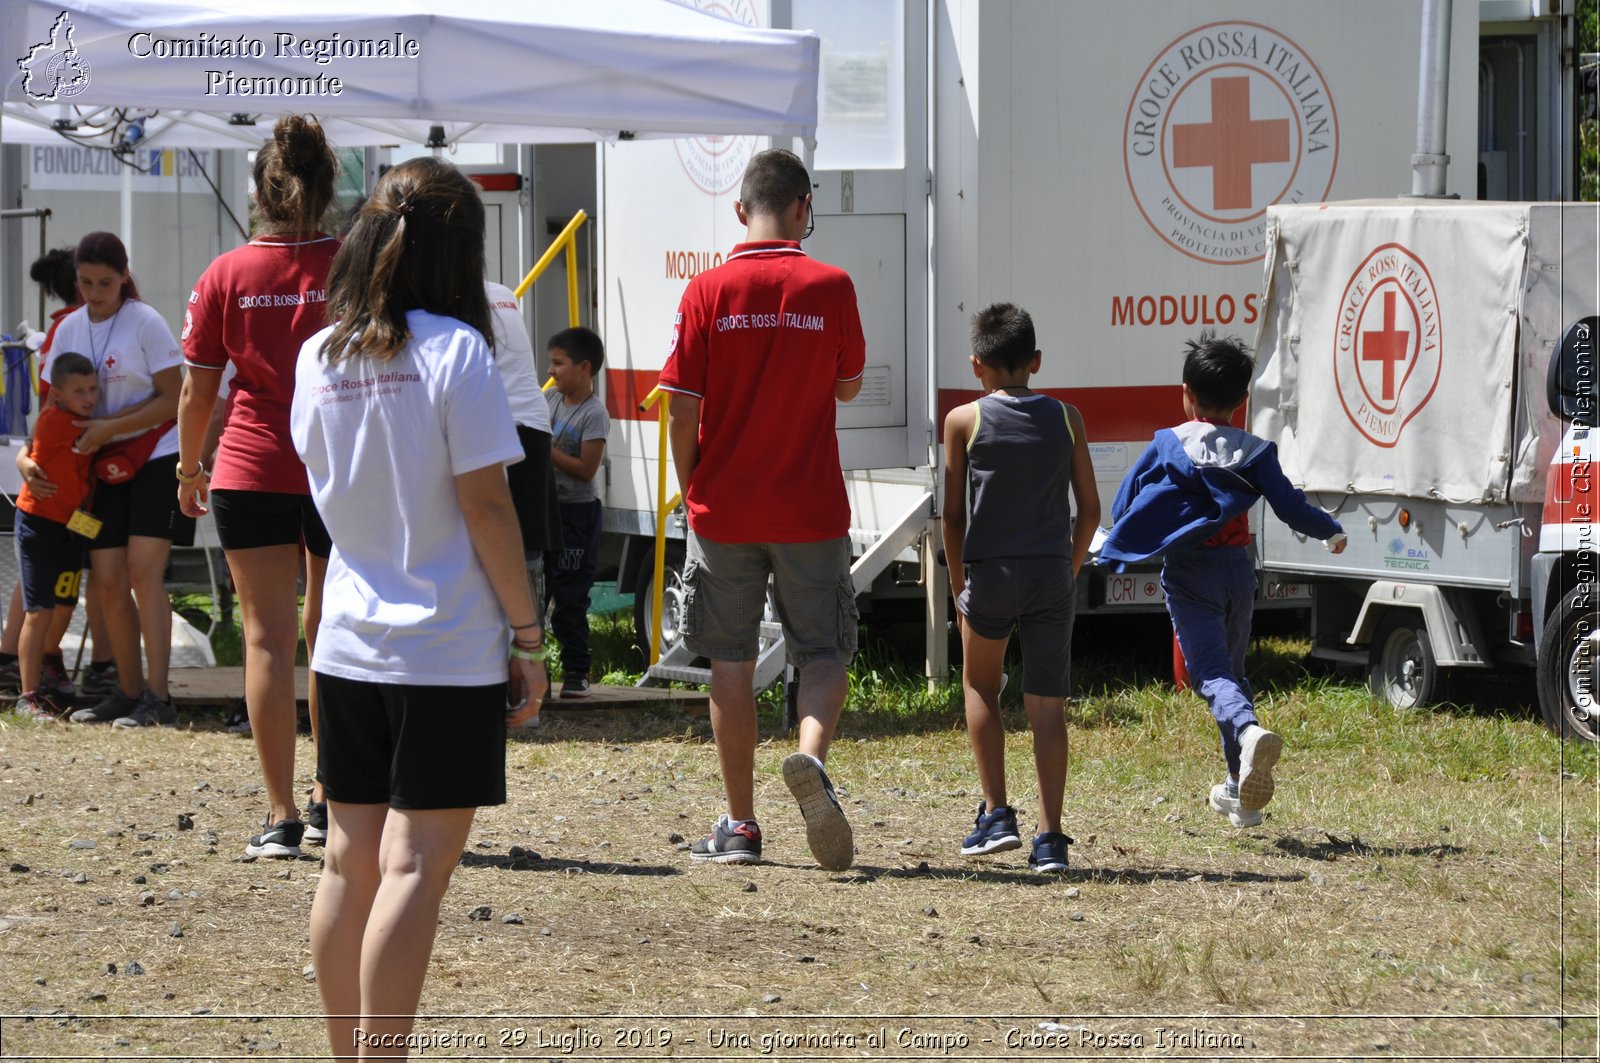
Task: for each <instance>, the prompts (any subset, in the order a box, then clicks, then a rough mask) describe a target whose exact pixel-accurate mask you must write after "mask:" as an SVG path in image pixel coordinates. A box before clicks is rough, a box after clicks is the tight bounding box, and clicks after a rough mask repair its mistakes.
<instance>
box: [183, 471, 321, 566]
mask: <svg viewBox="0 0 1600 1063" xmlns="http://www.w3.org/2000/svg"><path fill="white" fill-rule="evenodd" d="M211 515H212V517H213V518H215V520H216V522H217V538H218V539H220V540H221V541H222V548H223V549H224V550H253V549H255V548H256V547H258V546H299V545H300V544H301V543H304V544H305V547H306V549H307V550H309V551H311V553H313V554H315V555H316V556H317V557H321V558H326V557H327V556H328V555H329V554H331V553H333V540H332V539H331V538H329V537H328V528H327V525H325V524H323V523H322V514H320V513H318V512H317V507H316V505H315V504H314V503H313V502H312V501H311V496H310V495H295V494H289V493H288V492H286V491H239V490H232V489H229V488H222V489H220V490H216V491H212V492H211Z"/></svg>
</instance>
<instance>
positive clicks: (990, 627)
mask: <svg viewBox="0 0 1600 1063" xmlns="http://www.w3.org/2000/svg"><path fill="white" fill-rule="evenodd" d="M966 572H967V586H966V588H965V589H964V590H963V591H962V592H961V598H960V599H959V600H958V601H957V602H956V608H958V609H960V610H961V615H962V616H964V617H966V618H967V623H968V624H970V625H972V630H973V632H974V633H976V634H978V635H981V636H982V637H983V638H986V639H1003V638H1007V637H1009V636H1010V634H1011V629H1012V628H1013V627H1016V628H1018V629H1019V638H1020V640H1021V644H1022V692H1023V693H1024V694H1035V695H1037V696H1039V697H1045V698H1058V697H1059V698H1064V697H1068V696H1070V695H1071V693H1072V619H1073V616H1074V614H1075V613H1076V610H1077V594H1078V590H1077V587H1076V585H1075V582H1074V580H1073V577H1072V561H1071V559H1070V558H1065V557H1008V558H993V559H990V560H986V561H973V562H971V563H969V564H968V565H967V567H966Z"/></svg>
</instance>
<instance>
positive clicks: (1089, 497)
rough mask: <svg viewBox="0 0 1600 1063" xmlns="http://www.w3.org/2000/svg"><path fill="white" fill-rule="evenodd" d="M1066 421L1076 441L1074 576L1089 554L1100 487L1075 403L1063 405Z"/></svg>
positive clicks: (1073, 490)
mask: <svg viewBox="0 0 1600 1063" xmlns="http://www.w3.org/2000/svg"><path fill="white" fill-rule="evenodd" d="M1067 423H1069V424H1070V425H1072V438H1073V439H1074V440H1076V441H1077V444H1076V445H1075V446H1074V447H1073V448H1072V498H1073V501H1075V502H1076V503H1077V504H1078V515H1077V516H1076V517H1075V518H1074V519H1073V522H1072V574H1073V576H1074V577H1076V576H1077V575H1078V570H1079V569H1081V568H1083V559H1084V558H1085V557H1087V556H1089V544H1090V543H1091V542H1093V541H1094V533H1095V529H1096V528H1098V527H1099V526H1100V488H1099V485H1097V484H1096V483H1095V479H1094V462H1093V461H1091V460H1090V459H1089V438H1088V432H1087V430H1086V429H1085V428H1084V426H1083V415H1082V414H1080V413H1079V412H1078V410H1077V407H1075V406H1068V407H1067Z"/></svg>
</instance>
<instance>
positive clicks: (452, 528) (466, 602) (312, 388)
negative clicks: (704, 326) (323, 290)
mask: <svg viewBox="0 0 1600 1063" xmlns="http://www.w3.org/2000/svg"><path fill="white" fill-rule="evenodd" d="M483 220H484V210H483V201H482V200H481V199H479V197H478V191H477V188H476V187H475V186H474V185H473V184H472V182H471V181H469V180H468V179H467V178H466V177H465V176H463V175H462V173H461V172H460V171H459V170H457V169H456V168H455V167H454V166H451V165H450V164H449V163H447V162H444V161H443V160H441V159H435V158H420V159H412V160H410V161H409V162H405V163H401V164H400V165H399V166H396V167H395V168H394V169H392V170H390V171H388V172H387V173H385V174H384V175H383V177H382V178H381V179H380V180H379V181H378V187H377V188H376V190H374V192H373V193H372V197H371V198H370V199H368V200H367V203H366V205H365V206H364V207H363V208H362V209H361V213H360V215H359V216H358V217H357V218H356V223H355V226H354V227H353V228H352V229H351V230H350V234H349V236H348V237H346V239H345V242H344V246H343V247H341V248H340V249H339V256H338V258H337V259H335V261H334V264H333V272H332V274H330V275H329V278H328V318H329V320H331V321H333V322H334V324H333V325H332V326H330V327H329V328H328V329H326V330H325V331H323V332H320V333H318V334H317V335H316V336H313V337H312V338H311V339H310V340H309V341H308V342H307V343H306V345H305V346H304V347H303V348H301V351H300V361H299V365H298V366H297V368H296V376H295V393H294V408H293V413H292V415H291V421H290V423H291V426H292V431H293V434H294V443H295V448H296V450H298V451H299V453H300V456H301V457H302V458H304V459H305V463H306V473H307V475H308V476H309V477H310V479H311V492H312V494H313V496H314V497H315V498H316V500H317V505H318V506H319V507H320V508H321V510H322V515H323V517H324V518H325V519H326V520H327V522H328V530H329V531H330V532H332V533H333V541H334V550H333V557H332V559H331V561H330V562H329V565H328V582H327V587H326V588H325V594H324V598H323V615H322V631H321V634H320V636H319V638H318V639H317V652H316V656H315V657H314V658H313V659H312V662H311V669H312V672H313V673H314V678H315V681H316V684H317V689H318V692H319V697H320V701H319V702H318V706H317V708H318V711H319V712H320V713H321V714H322V721H321V728H322V730H321V735H320V739H321V741H320V744H319V746H318V748H317V778H318V779H320V780H321V781H322V783H323V785H324V786H325V787H326V788H327V792H328V810H329V819H328V824H329V831H328V844H327V850H326V853H325V854H324V863H323V875H322V881H321V883H320V884H318V886H317V898H316V901H315V903H314V904H313V905H312V908H311V958H312V961H313V962H314V963H315V964H316V968H317V988H318V990H319V991H320V992H321V994H322V1005H323V1010H324V1012H325V1014H326V1022H327V1030H328V1038H329V1040H330V1042H331V1043H332V1045H333V1049H334V1054H335V1055H339V1056H345V1055H353V1054H355V1047H356V1041H355V1038H356V1034H357V1031H358V1030H359V1031H361V1032H362V1034H363V1035H364V1037H365V1038H366V1043H367V1044H403V1043H404V1042H405V1035H406V1034H408V1033H409V1032H410V1030H411V1027H412V1024H413V1022H414V1015H415V1013H416V1009H417V1002H418V1001H419V1000H420V998H421V994H422V984H423V981H424V979H425V977H426V975H427V972H428V957H429V955H430V954H431V952H432V949H433V941H434V934H435V932H436V931H437V929H438V922H439V905H440V902H441V900H442V899H443V897H444V893H445V890H446V889H447V888H448V887H449V884H450V874H451V872H452V871H454V870H455V867H456V864H457V863H458V862H459V861H460V859H461V850H462V848H463V847H464V846H465V845H466V844H467V835H468V833H469V831H470V830H471V828H472V819H473V815H474V813H475V812H476V809H477V807H478V806H479V805H498V804H504V803H505V799H506V770H505V758H506V750H505V738H506V728H507V726H509V725H515V724H518V723H522V722H525V721H526V720H528V719H531V718H532V717H534V716H535V715H536V714H537V713H538V710H539V698H538V695H537V694H536V693H534V692H538V691H543V690H544V689H545V687H546V686H547V685H548V677H547V676H546V674H545V670H544V663H543V662H544V657H545V649H544V641H543V635H544V632H543V629H542V628H541V626H540V624H539V621H538V615H537V614H536V613H535V612H534V606H533V594H532V592H531V591H530V590H529V587H528V573H527V570H526V569H525V568H524V567H523V550H522V536H521V531H520V529H519V528H518V525H517V517H516V510H515V508H514V507H513V504H512V501H511V492H510V490H509V488H508V487H507V486H506V476H505V471H504V469H505V465H506V464H508V463H510V462H515V461H519V460H521V459H522V457H523V450H522V445H521V443H520V442H519V441H518V439H517V433H516V429H515V426H514V424H513V422H512V417H511V407H510V404H509V403H508V402H507V400H506V392H505V387H504V385H503V384H502V383H501V380H500V375H499V373H498V372H497V370H496V368H495V359H494V352H493V350H492V349H491V343H492V340H491V339H490V337H491V336H492V335H493V325H492V324H491V316H490V308H489V300H488V298H487V297H486V296H485V294H484V288H483ZM508 673H509V675H508ZM508 706H512V707H509V708H508ZM362 1054H363V1055H364V1054H365V1053H362Z"/></svg>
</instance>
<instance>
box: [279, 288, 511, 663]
mask: <svg viewBox="0 0 1600 1063" xmlns="http://www.w3.org/2000/svg"><path fill="white" fill-rule="evenodd" d="M406 325H407V327H408V329H409V330H410V332H411V338H410V340H409V341H407V343H406V345H405V347H404V348H402V349H401V350H400V351H399V352H398V353H396V354H395V356H394V357H392V358H390V359H389V360H388V361H385V362H374V361H372V360H370V359H366V358H350V359H346V360H344V361H341V362H339V363H338V364H337V365H329V364H328V363H327V362H325V361H324V360H323V359H322V357H321V351H322V343H323V341H324V340H325V339H327V337H328V333H329V332H330V331H331V329H325V330H323V331H322V332H319V333H317V334H316V335H315V336H312V337H311V339H309V340H307V341H306V343H305V345H304V346H303V347H301V348H300V359H299V362H298V363H297V365H296V367H295V391H294V401H293V403H292V405H291V407H290V417H289V430H290V435H291V437H292V438H293V439H294V446H295V449H296V451H298V452H299V454H300V457H301V460H303V461H304V462H305V466H306V474H307V476H308V478H309V479H310V481H311V497H312V499H313V500H314V501H315V502H316V505H317V511H318V512H319V513H320V514H321V515H322V519H323V522H324V523H325V524H326V525H327V526H328V532H329V534H330V535H331V536H332V537H333V544H334V545H333V556H332V557H331V558H329V561H328V576H327V581H326V582H325V583H324V585H323V597H322V626H321V628H320V629H319V634H318V637H317V648H316V652H315V655H314V656H313V658H312V661H311V667H312V669H313V670H314V671H317V672H321V673H324V674H326V675H332V676H338V677H340V678H344V679H354V680H359V681H364V682H372V683H406V684H412V685H420V686H450V685H454V686H487V685H490V684H492V683H503V682H505V680H506V645H507V641H506V640H507V628H506V618H505V616H504V615H502V613H501V610H500V605H499V600H498V599H497V598H496V597H495V594H494V590H493V588H492V587H491V586H490V584H489V580H488V577H487V576H486V575H485V574H484V571H483V567H482V566H481V565H480V564H479V563H478V557H477V554H476V552H475V551H474V550H473V546H472V540H471V538H470V536H469V535H468V534H467V524H466V519H465V518H464V517H463V515H462V512H461V506H460V504H459V503H458V501H457V499H456V485H455V478H456V477H457V476H460V475H463V474H465V473H469V472H473V471H475V470H477V469H481V468H484V467H485V466H489V465H500V464H509V463H512V462H515V461H517V460H520V459H521V458H522V446H521V444H520V443H519V442H518V440H517V433H516V428H515V427H514V425H513V424H512V420H511V409H510V407H509V406H508V405H507V403H506V395H505V387H504V385H503V384H502V383H501V380H500V374H499V373H498V371H497V370H496V368H495V364H494V359H493V356H492V355H491V354H490V352H489V345H488V344H487V343H485V342H484V340H483V337H482V335H480V334H479V333H478V332H477V330H475V329H473V328H470V327H468V326H467V325H464V324H462V323H461V322H460V321H457V320H456V319H455V318H449V317H440V316H438V315H435V314H430V313H428V312H426V311H423V310H413V311H411V312H409V313H408V314H407V315H406Z"/></svg>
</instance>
